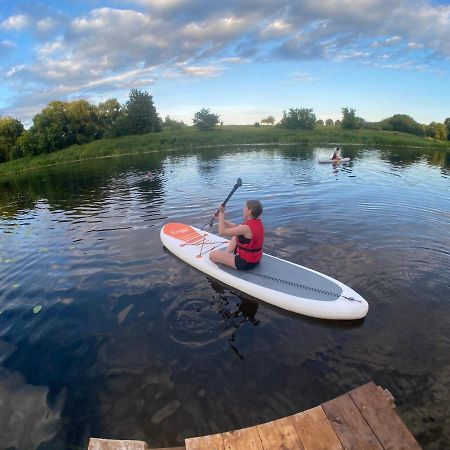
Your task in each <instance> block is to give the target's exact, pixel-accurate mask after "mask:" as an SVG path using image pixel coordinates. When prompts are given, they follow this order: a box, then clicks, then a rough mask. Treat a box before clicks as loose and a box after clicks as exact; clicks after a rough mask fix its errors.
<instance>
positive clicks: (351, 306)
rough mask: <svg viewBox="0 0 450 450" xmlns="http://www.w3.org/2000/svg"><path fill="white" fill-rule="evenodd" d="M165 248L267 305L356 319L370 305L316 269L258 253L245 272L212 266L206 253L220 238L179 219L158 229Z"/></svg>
mask: <svg viewBox="0 0 450 450" xmlns="http://www.w3.org/2000/svg"><path fill="white" fill-rule="evenodd" d="M161 241H162V243H163V244H164V246H165V247H166V248H167V249H168V250H169V251H171V252H172V253H173V254H174V255H176V256H178V258H180V259H182V260H183V261H185V262H186V263H188V264H190V265H191V266H193V267H195V268H196V269H198V270H200V271H201V272H204V273H205V274H207V275H209V276H211V277H212V278H215V279H216V280H218V281H221V282H222V283H224V284H226V285H228V286H230V287H232V288H235V289H237V290H239V291H241V292H244V293H245V294H248V295H250V296H252V297H255V298H257V299H259V300H263V301H265V302H267V303H271V304H272V305H275V306H278V307H280V308H283V309H286V310H288V311H292V312H295V313H299V314H304V315H306V316H310V317H316V318H319V319H343V320H352V319H361V318H363V317H365V316H366V314H367V311H368V309H369V305H368V303H367V302H366V300H364V298H362V297H361V296H360V295H359V294H357V293H356V292H355V291H353V290H352V289H350V288H349V287H348V286H346V285H345V284H343V283H341V282H339V281H337V280H334V279H333V278H331V277H329V276H327V275H323V274H321V273H319V272H316V271H315V270H312V269H308V268H306V267H303V266H300V265H298V264H294V263H291V262H289V261H285V260H283V259H280V258H276V257H274V256H271V255H268V254H266V253H264V254H263V258H262V260H261V262H260V263H259V265H258V266H257V267H256V268H254V269H251V270H248V271H240V270H236V269H232V268H228V267H226V266H223V265H221V264H215V263H213V262H212V261H210V259H209V252H210V251H211V250H215V249H224V248H225V247H226V246H227V244H228V241H227V240H225V239H223V238H222V237H220V236H217V235H215V234H212V233H208V232H205V231H202V230H200V229H198V228H195V227H192V226H190V225H185V224H182V223H168V224H166V225H164V227H163V228H162V230H161Z"/></svg>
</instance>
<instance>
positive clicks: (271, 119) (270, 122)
mask: <svg viewBox="0 0 450 450" xmlns="http://www.w3.org/2000/svg"><path fill="white" fill-rule="evenodd" d="M274 123H275V117H273V116H268V117H266V118H265V119H262V120H261V125H273V124H274Z"/></svg>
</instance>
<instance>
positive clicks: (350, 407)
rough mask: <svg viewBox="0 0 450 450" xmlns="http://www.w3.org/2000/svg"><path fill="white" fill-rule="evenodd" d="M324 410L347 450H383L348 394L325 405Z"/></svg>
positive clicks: (323, 405)
mask: <svg viewBox="0 0 450 450" xmlns="http://www.w3.org/2000/svg"><path fill="white" fill-rule="evenodd" d="M322 408H323V410H324V412H325V414H326V415H327V417H328V420H329V421H330V423H331V426H332V427H333V428H334V431H335V432H336V434H337V436H338V438H339V440H340V441H341V443H342V446H343V447H344V448H345V449H346V450H350V449H352V450H353V449H358V450H383V447H382V446H381V444H380V442H379V441H378V439H377V438H376V436H375V435H374V433H373V431H372V429H371V428H370V427H369V425H368V424H367V422H366V420H365V419H364V417H363V416H362V415H361V413H360V411H359V409H358V408H357V407H356V405H355V404H354V403H353V400H352V399H351V398H350V396H349V395H348V394H344V395H341V396H340V397H337V398H335V399H334V400H330V401H329V402H326V403H323V404H322Z"/></svg>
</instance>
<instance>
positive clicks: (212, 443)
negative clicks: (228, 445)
mask: <svg viewBox="0 0 450 450" xmlns="http://www.w3.org/2000/svg"><path fill="white" fill-rule="evenodd" d="M184 445H185V446H186V450H224V446H223V440H222V435H221V434H211V435H210V436H200V437H194V438H189V439H185V440H184Z"/></svg>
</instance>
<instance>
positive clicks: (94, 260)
mask: <svg viewBox="0 0 450 450" xmlns="http://www.w3.org/2000/svg"><path fill="white" fill-rule="evenodd" d="M331 151H332V149H331V148H305V147H288V146H286V147H278V148H264V147H249V146H245V147H242V148H241V149H236V148H234V149H224V148H222V149H220V150H199V153H198V154H195V153H187V152H185V153H170V152H165V153H160V154H158V153H152V154H147V155H143V156H140V157H136V158H132V157H126V158H121V159H107V160H101V161H96V162H88V163H83V164H76V165H70V166H67V167H59V168H52V169H47V170H43V171H39V172H33V173H29V174H27V175H26V176H25V175H24V176H20V177H17V178H15V179H14V180H10V181H8V182H0V311H1V314H0V430H1V431H0V448H2V449H3V448H8V449H24V450H28V449H36V448H38V449H40V450H44V449H45V450H48V449H63V448H68V449H79V448H80V449H81V448H86V447H87V442H88V438H89V436H96V437H105V438H117V439H141V440H146V441H147V442H149V443H151V445H152V446H156V447H158V446H169V445H170V446H175V445H177V444H178V445H180V444H182V443H183V440H184V438H186V437H191V436H198V435H202V434H210V433H216V432H220V431H226V430H230V429H235V428H241V427H246V426H250V425H254V424H256V423H261V422H265V421H269V420H273V419H275V418H279V417H282V416H286V415H288V414H292V413H295V412H298V411H301V410H304V409H307V408H310V407H313V406H316V405H317V404H319V403H321V402H324V401H326V400H329V399H331V398H333V397H335V396H338V395H340V394H342V393H344V392H346V391H347V390H350V389H353V388H355V387H357V386H359V385H361V384H363V383H365V382H367V381H369V380H371V379H372V380H374V381H375V383H377V384H379V385H381V386H383V387H384V388H388V389H389V390H390V391H391V392H392V393H393V395H394V397H395V399H396V402H397V405H398V412H399V413H400V415H401V417H402V419H403V420H404V421H405V422H406V424H407V425H408V426H409V427H410V429H411V430H412V431H413V433H414V434H415V436H416V437H417V439H418V440H419V442H420V444H421V445H422V446H423V447H424V448H425V449H433V450H434V449H448V448H449V445H450V444H449V442H450V419H449V417H450V402H449V398H450V356H449V355H450V351H449V348H450V295H449V292H450V200H449V198H450V153H447V154H446V153H445V152H439V151H427V152H423V151H419V150H414V149H390V150H380V149H362V148H359V147H353V148H345V147H344V156H351V157H352V158H353V161H352V163H351V164H350V165H348V166H343V167H339V168H337V169H334V168H333V167H331V166H330V165H321V164H318V163H317V159H318V158H319V157H321V156H325V155H327V154H330V152H331ZM149 171H151V172H152V176H151V177H148V176H147V173H148V172H149ZM237 177H241V178H242V179H243V182H244V184H243V186H242V188H240V189H239V190H238V191H237V192H236V194H235V195H234V197H233V198H232V200H231V201H230V203H229V207H228V208H227V215H228V218H230V219H231V220H233V219H234V220H235V221H238V220H239V219H240V216H241V212H242V204H243V201H244V200H245V199H247V198H259V199H260V200H262V202H263V204H264V205H265V211H264V221H265V225H266V229H267V240H266V251H267V252H268V253H272V254H274V255H276V256H279V257H282V258H286V259H289V260H291V261H294V262H296V263H299V264H302V265H306V266H308V267H311V268H313V269H316V270H318V271H321V272H324V273H327V274H329V275H331V276H333V277H335V278H338V279H339V280H341V281H343V282H344V283H346V284H349V285H350V286H351V287H352V288H354V289H355V290H356V291H357V292H359V293H360V294H362V295H363V296H364V297H365V298H366V299H367V300H368V301H369V304H370V309H369V314H368V316H367V318H366V319H365V320H364V321H357V322H350V323H345V322H330V321H320V320H315V319H310V318H306V317H303V316H299V315H294V314H290V313H287V312H284V311H282V310H279V309H276V308H274V307H271V306H269V305H266V304H262V303H261V304H258V303H256V302H255V301H252V300H250V299H246V298H243V297H241V296H239V295H236V294H235V293H233V292H230V291H229V290H228V289H226V288H224V287H222V286H220V285H218V284H216V283H215V282H214V281H212V280H210V279H208V278H207V277H206V276H204V275H203V274H201V273H197V272H196V271H194V270H192V269H191V268H189V267H188V266H186V265H185V264H184V263H182V262H180V261H179V260H177V259H175V258H174V257H172V256H171V255H170V254H169V253H168V252H167V251H165V250H164V249H163V247H162V245H161V242H160V239H159V232H160V228H161V226H162V225H163V224H164V223H165V222H168V221H183V222H187V223H190V224H194V225H200V226H201V225H203V224H205V223H207V222H208V221H209V219H210V217H211V214H212V213H213V212H214V211H215V209H216V208H217V205H218V204H219V203H220V202H221V201H222V200H223V199H224V198H225V196H226V195H227V194H228V192H229V190H230V189H231V187H232V186H233V185H234V183H235V182H236V179H237ZM36 306H41V307H42V309H41V311H40V312H38V313H34V312H33V308H34V307H36Z"/></svg>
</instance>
